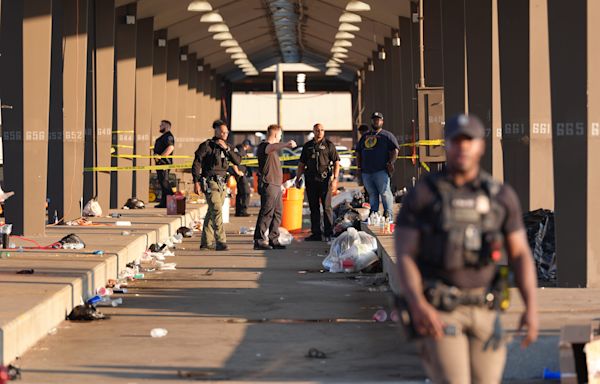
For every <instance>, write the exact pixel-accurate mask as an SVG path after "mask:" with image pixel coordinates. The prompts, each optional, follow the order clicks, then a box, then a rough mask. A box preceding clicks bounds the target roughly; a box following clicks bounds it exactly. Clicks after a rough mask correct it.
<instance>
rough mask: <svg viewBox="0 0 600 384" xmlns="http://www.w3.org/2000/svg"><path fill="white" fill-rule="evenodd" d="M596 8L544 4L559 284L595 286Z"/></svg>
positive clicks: (598, 267) (599, 126)
mask: <svg viewBox="0 0 600 384" xmlns="http://www.w3.org/2000/svg"><path fill="white" fill-rule="evenodd" d="M598 16H600V7H599V6H598V4H597V3H596V2H595V1H594V0H590V1H587V2H586V1H575V2H569V3H563V2H549V3H548V27H549V28H548V30H549V41H550V43H549V46H550V80H551V83H550V84H551V92H552V97H551V100H552V135H553V137H552V142H553V154H554V180H555V183H554V192H555V196H556V202H555V206H556V216H555V225H556V228H555V230H556V255H557V261H558V283H559V285H560V286H565V287H599V286H600V274H599V272H600V257H599V253H598V249H600V238H599V237H598V236H597V232H598V227H597V226H594V225H596V224H597V223H598V217H599V216H600V207H599V205H598V202H597V197H596V196H597V194H598V187H599V186H600V185H599V182H598V179H600V172H599V171H598V169H599V166H598V160H600V158H599V153H600V102H599V101H600V99H599V97H598V95H599V92H600V80H599V77H598V75H597V74H596V73H595V72H596V71H597V66H598V64H600V57H599V54H598V50H599V48H600V44H598V42H597V36H598V32H600V28H599V27H598V26H597V18H598Z"/></svg>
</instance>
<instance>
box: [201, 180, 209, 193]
mask: <svg viewBox="0 0 600 384" xmlns="http://www.w3.org/2000/svg"><path fill="white" fill-rule="evenodd" d="M199 181H200V189H201V190H202V193H204V194H206V193H208V192H209V190H208V181H207V180H206V177H204V176H202V177H200V180H199Z"/></svg>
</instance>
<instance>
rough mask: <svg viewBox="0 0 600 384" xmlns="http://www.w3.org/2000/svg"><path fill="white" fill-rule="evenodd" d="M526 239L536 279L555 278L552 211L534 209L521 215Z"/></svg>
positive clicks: (546, 279) (549, 279)
mask: <svg viewBox="0 0 600 384" xmlns="http://www.w3.org/2000/svg"><path fill="white" fill-rule="evenodd" d="M523 220H524V221H525V227H526V229H527V240H528V241H529V246H530V247H531V251H532V253H533V258H534V260H535V265H536V269H537V275H538V279H540V280H542V281H554V280H556V245H555V238H554V213H553V212H552V211H550V210H548V209H536V210H535V211H531V212H527V213H526V214H524V215H523Z"/></svg>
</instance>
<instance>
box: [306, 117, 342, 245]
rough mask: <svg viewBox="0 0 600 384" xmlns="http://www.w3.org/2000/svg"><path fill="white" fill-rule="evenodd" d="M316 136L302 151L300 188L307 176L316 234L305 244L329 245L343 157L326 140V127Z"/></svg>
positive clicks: (318, 126)
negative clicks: (332, 196) (335, 196)
mask: <svg viewBox="0 0 600 384" xmlns="http://www.w3.org/2000/svg"><path fill="white" fill-rule="evenodd" d="M313 133H314V135H315V136H314V138H313V139H312V140H310V141H309V142H307V143H306V144H304V146H303V147H302V153H301V154H300V162H299V163H298V172H297V174H296V187H299V186H300V183H301V180H300V177H301V176H302V175H304V179H305V180H306V195H307V197H308V206H309V207H310V224H311V232H312V234H311V235H310V236H308V237H307V238H306V239H304V240H305V241H321V240H325V241H329V240H331V235H332V234H333V209H332V208H331V194H332V192H333V191H336V190H337V184H338V177H339V175H340V156H339V155H338V153H337V150H336V149H335V144H333V143H332V142H331V141H329V139H327V138H325V128H323V125H322V124H315V125H314V127H313ZM321 205H322V206H323V231H321V207H320V206H321ZM323 236H324V238H323Z"/></svg>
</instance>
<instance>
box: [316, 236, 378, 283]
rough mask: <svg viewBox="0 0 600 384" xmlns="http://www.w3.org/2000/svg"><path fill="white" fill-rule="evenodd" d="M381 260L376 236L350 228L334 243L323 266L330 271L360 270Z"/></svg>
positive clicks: (347, 271)
mask: <svg viewBox="0 0 600 384" xmlns="http://www.w3.org/2000/svg"><path fill="white" fill-rule="evenodd" d="M377 261H379V256H378V255H377V240H376V239H375V237H373V236H371V235H369V234H368V233H366V232H363V231H357V230H356V229H355V228H348V229H347V230H346V231H345V232H343V233H342V234H340V236H338V237H337V238H336V239H335V240H334V241H333V243H332V244H331V249H330V251H329V255H328V256H327V257H326V258H325V260H323V267H325V268H326V269H327V270H329V272H333V273H338V272H345V273H353V272H360V271H362V270H364V269H366V268H368V267H369V266H371V265H372V264H374V263H376V262H377Z"/></svg>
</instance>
